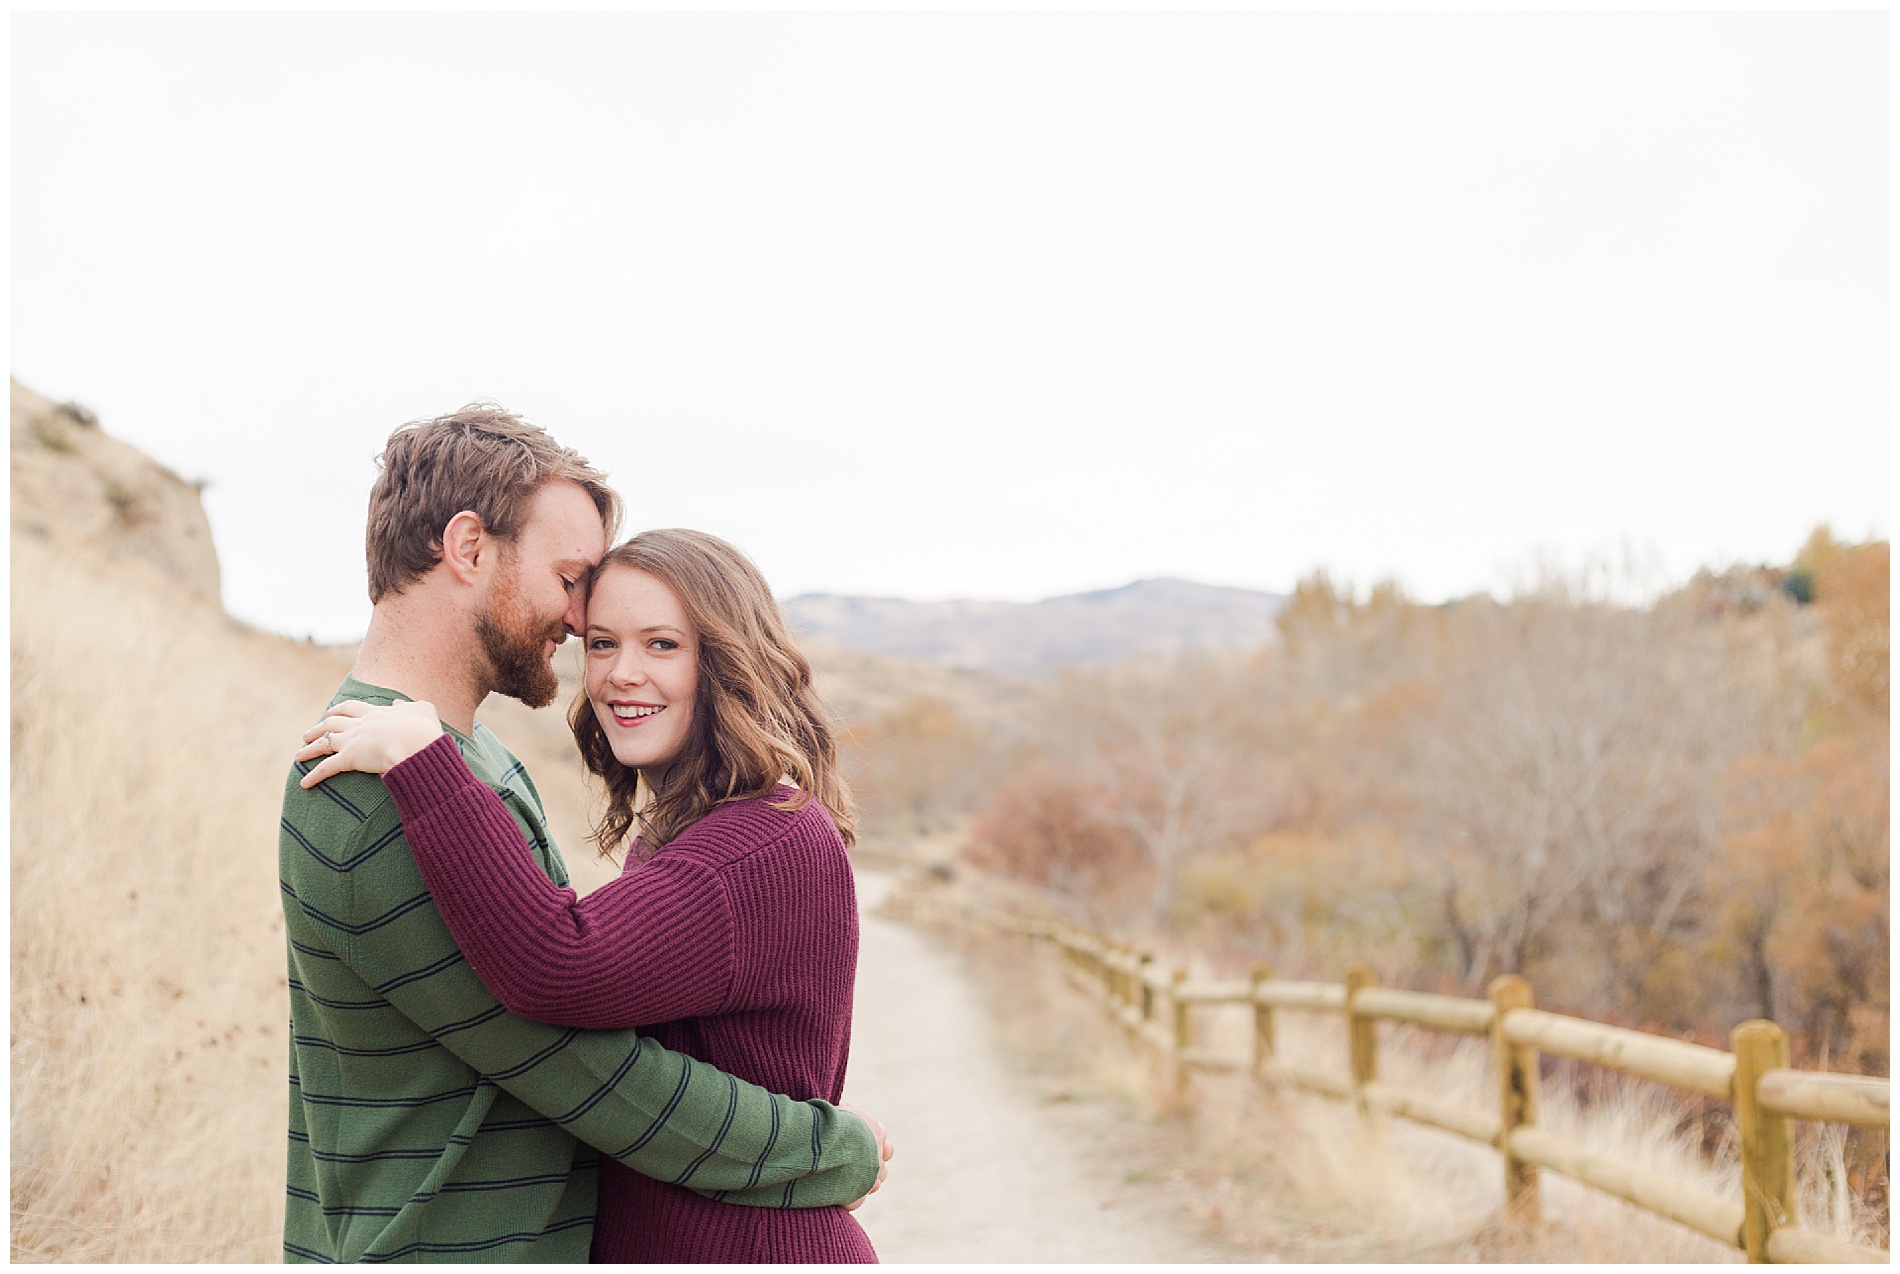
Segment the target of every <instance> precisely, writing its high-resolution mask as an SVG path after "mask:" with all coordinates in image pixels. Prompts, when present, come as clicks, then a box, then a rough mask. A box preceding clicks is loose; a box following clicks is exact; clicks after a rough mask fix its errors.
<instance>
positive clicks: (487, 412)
mask: <svg viewBox="0 0 1900 1274" xmlns="http://www.w3.org/2000/svg"><path fill="white" fill-rule="evenodd" d="M376 464H377V468H378V469H379V470H380V471H381V472H379V473H378V474H377V476H376V485H375V486H373V487H371V488H370V493H369V528H368V530H367V532H366V533H365V535H364V549H365V554H366V556H367V557H368V560H369V600H370V601H371V602H372V603H375V602H380V601H382V600H383V598H385V597H388V596H390V595H391V594H394V593H400V592H402V591H403V589H405V588H407V587H408V586H409V585H411V584H413V583H415V581H417V580H419V579H421V578H422V577H423V576H424V575H427V574H428V573H429V572H430V571H432V570H434V569H435V566H436V563H438V562H440V561H441V560H442V533H443V531H444V530H445V529H446V528H447V527H448V524H449V519H451V518H453V517H454V516H455V515H456V514H458V513H461V512H463V511H467V512H470V513H473V514H475V516H477V517H479V518H480V519H481V520H482V527H483V528H484V529H485V530H486V531H487V532H488V533H489V534H490V535H493V536H496V537H497V538H498V539H500V540H502V541H503V542H504V543H508V542H512V541H513V540H514V538H515V537H516V536H517V535H519V534H520V533H521V528H522V525H523V523H525V522H526V521H527V518H528V508H529V506H530V505H531V504H532V503H533V501H534V497H535V494H536V493H537V492H539V491H540V490H541V488H542V487H544V486H546V485H547V484H548V483H550V482H552V481H555V480H556V479H560V478H565V479H567V480H568V481H570V482H575V483H578V484H579V485H580V486H581V488H582V489H584V490H585V491H586V492H587V494H588V495H589V496H590V497H592V498H593V501H594V507H595V508H596V509H598V510H599V511H600V521H601V527H602V529H603V531H604V532H605V538H606V540H608V541H611V540H612V539H613V537H614V535H615V533H616V532H617V531H618V530H619V527H620V497H619V496H618V495H616V494H614V492H613V491H612V490H611V489H610V488H609V487H608V486H607V480H606V475H605V474H603V473H601V472H600V471H599V470H597V469H595V468H594V467H593V466H592V465H590V464H588V463H587V460H586V459H585V458H584V457H583V456H581V454H580V453H579V452H577V451H575V450H574V449H573V448H571V447H563V446H562V445H561V444H560V443H558V442H556V441H554V439H553V438H551V437H549V436H548V432H547V430H545V429H543V428H541V426H539V425H532V424H529V423H528V422H527V421H525V420H522V419H521V418H520V417H519V416H516V415H514V414H513V413H511V412H507V411H503V410H502V409H501V408H500V407H497V406H495V405H494V404H492V403H471V404H470V405H469V406H467V407H464V408H462V410H460V411H458V412H455V413H453V414H451V415H447V416H437V417H435V418H434V419H433V420H412V421H410V422H409V423H408V424H406V425H404V426H402V427H401V428H400V429H398V430H396V432H395V433H393V434H391V435H389V443H388V445H387V446H385V447H384V448H383V454H382V455H381V456H378V457H377V460H376Z"/></svg>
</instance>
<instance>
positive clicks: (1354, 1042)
mask: <svg viewBox="0 0 1900 1274" xmlns="http://www.w3.org/2000/svg"><path fill="white" fill-rule="evenodd" d="M887 910H889V911H890V912H892V913H893V914H896V915H899V916H901V917H904V918H909V919H917V920H933V919H934V920H940V921H962V922H965V923H982V924H987V925H990V926H993V927H995V928H999V929H1002V930H1005V931H1008V932H1012V933H1017V934H1021V935H1024V936H1027V937H1030V938H1033V939H1036V940H1039V941H1042V942H1046V943H1048V944H1050V945H1052V946H1054V947H1055V948H1056V949H1057V950H1058V951H1059V952H1060V953H1061V957H1062V959H1063V960H1064V962H1065V963H1066V965H1067V967H1068V969H1069V972H1070V974H1071V977H1072V980H1073V981H1074V983H1075V984H1076V985H1077V986H1079V987H1081V988H1083V989H1084V990H1087V991H1090V992H1092V993H1093V994H1094V995H1095V997H1096V998H1097V999H1098V1000H1099V1001H1100V1003H1101V1004H1102V1006H1103V1008H1104V1010H1105V1011H1106V1012H1107V1013H1108V1015H1109V1016H1110V1017H1111V1018H1112V1019H1113V1020H1115V1021H1117V1022H1119V1023H1121V1025H1122V1026H1123V1028H1124V1029H1126V1030H1127V1031H1128V1033H1129V1035H1130V1036H1131V1037H1133V1038H1134V1039H1136V1040H1139V1041H1141V1042H1142V1043H1143V1044H1145V1045H1147V1046H1148V1047H1150V1048H1153V1049H1154V1050H1155V1051H1156V1055H1157V1057H1158V1059H1159V1060H1160V1062H1161V1063H1162V1066H1163V1069H1164V1073H1165V1074H1166V1075H1167V1077H1168V1082H1169V1083H1171V1084H1173V1085H1174V1086H1176V1088H1177V1090H1178V1091H1179V1092H1180V1093H1182V1094H1183V1095H1185V1094H1186V1092H1187V1086H1188V1082H1189V1081H1188V1076H1189V1073H1190V1071H1192V1070H1194V1069H1200V1068H1224V1069H1237V1070H1240V1069H1244V1070H1247V1071H1249V1072H1251V1073H1252V1074H1253V1075H1254V1076H1255V1077H1256V1078H1258V1079H1259V1080H1261V1081H1263V1082H1265V1083H1268V1084H1280V1085H1288V1086H1291V1087H1294V1088H1298V1089H1302V1090H1304V1091H1307V1092H1311V1093H1317V1094H1319V1095H1321V1096H1325V1097H1332V1098H1336V1099H1340V1100H1345V1101H1350V1102H1353V1103H1354V1104H1355V1105H1356V1106H1357V1107H1358V1108H1359V1110H1360V1111H1361V1112H1363V1113H1364V1114H1365V1115H1367V1116H1368V1117H1371V1116H1374V1115H1387V1116H1396V1117H1399V1118H1403V1119H1409V1120H1412V1121H1413V1122H1416V1123H1422V1124H1426V1125H1429V1126H1431V1127H1433V1128H1438V1129H1441V1130H1443V1131H1445V1132H1449V1133H1453V1134H1455V1135H1457V1136H1460V1137H1465V1138H1468V1139H1470V1140H1472V1141H1476V1142H1479V1143H1481V1144H1483V1145H1487V1146H1491V1147H1493V1148H1494V1149H1496V1150H1498V1151H1499V1153H1500V1155H1501V1157H1502V1159H1503V1166H1504V1195H1505V1203H1506V1207H1507V1208H1508V1209H1509V1210H1510V1211H1511V1212H1512V1214H1513V1215H1514V1216H1516V1217H1518V1218H1520V1219H1523V1220H1526V1221H1532V1222H1534V1221H1536V1220H1537V1219H1539V1217H1540V1215H1541V1210H1540V1204H1539V1198H1538V1170H1539V1169H1545V1168H1547V1169H1549V1170H1550V1171H1552V1172H1558V1173H1562V1174H1563V1175H1564V1176H1566V1177H1570V1178H1571V1179H1573V1180H1576V1181H1581V1182H1583V1183H1584V1184H1586V1185H1589V1186H1593V1187H1595V1188H1596V1189H1598V1190H1602V1191H1604V1192H1605V1193H1608V1194H1612V1195H1615V1196H1616V1197H1618V1198H1620V1199H1624V1200H1627V1201H1628V1202H1630V1203H1633V1204H1635V1205H1637V1206H1638V1207H1641V1208H1645V1209H1647V1210H1648V1211H1650V1212H1654V1213H1656V1214H1658V1215H1660V1216H1665V1217H1668V1218H1670V1219H1671V1220H1673V1221H1677V1222H1680V1223H1681V1224H1683V1225H1686V1226H1688V1227H1689V1228H1691V1229H1693V1230H1697V1231H1700V1232H1701V1233H1703V1234H1706V1235H1708V1236H1709V1237H1711V1238H1713V1239H1717V1240H1719V1241H1720V1242H1723V1243H1727V1244H1730V1245H1732V1246H1734V1247H1736V1248H1740V1249H1741V1250H1742V1251H1744V1252H1746V1253H1747V1255H1748V1259H1749V1260H1750V1261H1753V1262H1781V1263H1813V1262H1828V1263H1858V1262H1880V1263H1885V1262H1886V1261H1887V1260H1888V1259H1889V1256H1888V1253H1887V1252H1885V1251H1882V1250H1880V1249H1878V1248H1871V1247H1864V1246H1861V1245H1859V1244H1854V1243H1847V1242H1843V1241H1842V1240H1840V1239H1835V1238H1830V1237H1828V1236H1826V1235H1822V1234H1817V1233H1814V1232H1813V1231H1810V1230H1804V1229H1802V1228H1800V1225H1799V1222H1798V1218H1797V1216H1796V1214H1795V1201H1794V1154H1793V1142H1792V1139H1791V1137H1790V1135H1789V1128H1788V1121H1789V1120H1790V1119H1808V1120H1817V1121H1822V1122H1835V1123H1846V1124H1853V1125H1855V1126H1857V1127H1861V1128H1883V1129H1884V1128H1891V1126H1892V1125H1891V1122H1890V1120H1889V1118H1888V1093H1889V1085H1888V1081H1887V1080H1885V1079H1879V1078H1875V1077H1872V1076H1866V1075H1832V1074H1821V1073H1817V1072H1810V1071H1797V1070H1791V1069H1789V1068H1788V1065H1787V1063H1788V1041H1787V1036H1786V1034H1785V1033H1784V1032H1783V1031H1782V1030H1781V1028H1780V1027H1778V1026H1776V1025H1775V1024H1774V1023H1773V1022H1766V1021H1752V1022H1744V1023H1742V1024H1741V1025H1740V1026H1737V1027H1736V1028H1735V1030H1734V1032H1733V1033H1732V1035H1731V1037H1730V1046H1731V1047H1730V1050H1728V1051H1724V1050H1722V1049H1716V1048H1705V1047H1703V1046H1701V1045H1698V1044H1688V1043H1684V1042H1683V1041H1681V1040H1672V1039H1666V1038H1664V1037H1662V1036H1657V1035H1648V1034H1645V1033H1643V1032H1641V1031H1631V1030H1626V1029H1624V1028H1622V1027H1617V1026H1607V1025H1605V1024H1603V1023H1601V1022H1592V1021H1589V1020H1587V1019H1584V1018H1575V1017H1565V1016H1563V1015H1561V1014H1557V1013H1548V1012H1544V1011H1543V1010H1540V1009H1537V1008H1534V1007H1532V999H1531V989H1530V986H1529V984H1528V983H1526V982H1525V981H1524V980H1523V979H1522V978H1519V977H1515V976H1507V977H1502V978H1499V979H1497V980H1496V981H1495V982H1493V983H1492V986H1491V994H1490V998H1489V999H1486V1000H1472V999H1465V998H1463V997H1460V996H1451V995H1429V994H1425V993H1422V992H1418V991H1402V990H1397V989H1394V988H1390V987H1381V986H1377V985H1375V984H1374V980H1373V976H1372V973H1371V971H1370V970H1368V969H1365V968H1363V967H1355V968H1353V969H1351V970H1349V971H1348V972H1347V974H1346V980H1345V982H1344V983H1343V984H1341V983H1330V982H1292V981H1281V980H1279V979H1276V978H1274V977H1273V975H1272V970H1270V969H1268V968H1266V967H1264V966H1262V967H1259V968H1256V969H1255V970H1254V971H1253V974H1252V976H1251V977H1249V978H1244V979H1227V980H1221V981H1214V980H1205V981H1198V982H1197V981H1195V980H1193V979H1191V978H1189V977H1188V975H1187V972H1186V970H1184V969H1169V968H1166V967H1164V966H1163V965H1162V964H1161V963H1160V962H1159V961H1157V960H1155V959H1154V957H1152V956H1151V955H1147V954H1144V953H1142V952H1138V951H1133V950H1130V949H1128V948H1125V947H1121V946H1118V945H1116V944H1115V943H1113V942H1111V941H1109V940H1108V939H1106V938H1104V937H1102V936H1101V935H1100V934H1095V933H1090V932H1088V931H1086V930H1083V929H1079V928H1076V927H1074V926H1071V925H1067V924H1063V923H1060V922H1057V921H1051V920H1046V919H1028V918H1024V917H1021V916H1016V915H1012V914H1010V913H1007V912H1004V911H999V910H996V909H994V908H988V907H981V906H977V905H975V904H972V903H967V902H955V901H951V900H948V899H944V898H940V897H925V896H922V895H919V894H916V893H910V892H901V893H899V894H897V895H895V896H894V897H893V899H892V900H891V903H890V904H888V906H887ZM1205 1005H1241V1006H1245V1007H1248V1008H1251V1010H1252V1012H1253V1027H1254V1029H1253V1036H1252V1056H1251V1057H1250V1058H1247V1059H1245V1060H1242V1059H1237V1058H1231V1057H1226V1056H1221V1055H1217V1054H1215V1053H1213V1052H1212V1051H1210V1050H1204V1049H1196V1048H1195V1047H1193V1017H1192V1015H1193V1012H1194V1010H1195V1009H1196V1008H1199V1007H1202V1006H1205ZM1282 1010H1293V1011H1299V1012H1309V1013H1328V1014H1339V1015H1342V1016H1343V1017H1344V1018H1345V1022H1346V1034H1347V1057H1346V1062H1347V1066H1346V1073H1345V1074H1344V1075H1338V1074H1329V1073H1325V1072H1317V1071H1311V1070H1305V1069H1302V1068H1297V1067H1292V1066H1288V1065H1286V1064H1284V1063H1282V1062H1281V1061H1279V1059H1278V1058H1277V1057H1276V1056H1275V1050H1274V1014H1275V1013H1276V1012H1278V1011H1282ZM1382 1021H1384V1022H1401V1023H1405V1024H1407V1025H1411V1026H1419V1027H1424V1028H1426V1029H1429V1030H1436V1031H1447V1032H1452V1033H1455V1034H1460V1035H1471V1036H1481V1037H1489V1038H1490V1040H1491V1041H1492V1047H1493V1052H1494V1055H1495V1057H1496V1059H1497V1071H1498V1107H1497V1109H1496V1110H1477V1109H1473V1108H1471V1107H1468V1106H1462V1105H1459V1104H1456V1103H1453V1102H1448V1101H1444V1100H1441V1099H1439V1098H1436V1097H1432V1096H1429V1095H1427V1094H1423V1093H1415V1092H1409V1091H1407V1090H1405V1089H1403V1088H1400V1087H1397V1086H1395V1085H1393V1084H1390V1083H1387V1082H1385V1081H1383V1080H1381V1079H1380V1078H1379V1077H1378V1047H1379V1042H1378V1023H1380V1022H1382ZM1539 1053H1556V1054H1558V1055H1560V1056H1563V1057H1568V1058H1572V1059H1574V1060H1577V1061H1581V1062H1588V1063H1591V1064H1593V1065H1597V1066H1604V1067H1608V1068H1610V1069H1613V1070H1618V1071H1621V1072H1623V1073H1624V1074H1628V1075H1635V1076H1639V1077H1641V1078H1643V1079H1648V1080H1653V1081H1656V1082H1658V1083H1663V1084H1668V1085H1671V1086H1672V1087H1676V1088H1681V1089H1686V1090H1687V1091H1689V1092H1693V1093H1700V1094H1702V1095H1704V1096H1707V1097H1714V1098H1718V1099H1720V1100H1723V1101H1726V1102H1729V1103H1730V1104H1731V1105H1732V1106H1733V1108H1734V1111H1735V1122H1736V1128H1737V1131H1738V1133H1739V1134H1740V1141H1741V1150H1742V1153H1741V1174H1742V1180H1741V1194H1742V1200H1741V1202H1736V1201H1734V1200H1731V1199H1724V1198H1721V1197H1718V1196H1716V1195H1713V1194H1709V1193H1708V1192H1706V1191H1703V1190H1699V1189H1697V1188H1695V1187H1693V1186H1689V1185H1686V1184H1684V1183H1682V1182H1680V1181H1677V1180H1675V1179H1673V1178H1670V1177H1667V1176H1664V1175H1663V1174H1661V1173H1657V1172H1654V1171H1652V1170H1650V1169H1646V1168H1642V1167H1640V1166H1638V1165H1636V1164H1631V1163H1626V1162H1623V1161H1621V1160H1618V1159H1616V1158H1614V1157H1612V1156H1608V1155H1603V1154H1599V1153H1597V1152H1595V1151H1592V1150H1589V1149H1587V1148H1585V1147H1583V1146H1579V1145H1577V1144H1576V1143H1574V1142H1571V1141H1568V1140H1566V1139H1565V1138H1563V1137H1559V1136H1556V1135H1555V1134H1553V1133H1550V1132H1548V1131H1546V1130H1544V1129H1542V1128H1540V1127H1538V1126H1537V1057H1538V1054H1539Z"/></svg>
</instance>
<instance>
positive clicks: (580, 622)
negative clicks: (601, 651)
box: [561, 597, 587, 637]
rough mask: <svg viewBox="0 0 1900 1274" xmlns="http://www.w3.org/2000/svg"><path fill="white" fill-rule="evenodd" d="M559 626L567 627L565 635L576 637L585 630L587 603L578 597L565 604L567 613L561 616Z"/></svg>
mask: <svg viewBox="0 0 1900 1274" xmlns="http://www.w3.org/2000/svg"><path fill="white" fill-rule="evenodd" d="M561 626H562V627H563V628H565V629H567V635H568V636H570V637H578V636H580V635H581V634H582V633H584V632H586V631H587V603H585V602H583V601H582V600H581V599H580V598H579V597H576V598H574V599H573V600H572V601H570V602H569V603H568V604H567V614H565V615H563V616H561Z"/></svg>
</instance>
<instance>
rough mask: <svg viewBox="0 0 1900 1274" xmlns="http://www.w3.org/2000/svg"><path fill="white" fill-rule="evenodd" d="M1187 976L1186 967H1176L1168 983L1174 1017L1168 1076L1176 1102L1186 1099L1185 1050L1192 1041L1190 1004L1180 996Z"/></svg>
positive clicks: (1169, 999) (1170, 1005) (1169, 1001)
mask: <svg viewBox="0 0 1900 1274" xmlns="http://www.w3.org/2000/svg"><path fill="white" fill-rule="evenodd" d="M1187 976H1188V971H1187V970H1186V969H1180V968H1177V969H1176V970H1175V971H1174V976H1173V978H1172V979H1171V980H1170V981H1169V983H1168V1008H1169V1009H1170V1010H1171V1012H1172V1016H1173V1018H1174V1021H1173V1023H1172V1025H1173V1027H1174V1030H1173V1032H1172V1040H1173V1043H1174V1048H1173V1050H1172V1052H1173V1061H1174V1074H1173V1075H1172V1076H1170V1078H1171V1079H1172V1081H1173V1083H1172V1085H1171V1087H1172V1089H1173V1095H1174V1100H1175V1101H1176V1102H1177V1103H1178V1102H1185V1101H1186V1100H1187V1096H1188V1068H1187V1051H1188V1049H1189V1048H1190V1047H1191V1046H1192V1045H1193V1043H1194V1023H1193V1022H1192V1021H1191V1020H1190V1019H1189V1017H1188V1010H1189V1008H1190V1007H1191V1006H1190V1005H1189V1004H1188V1002H1187V1001H1186V1000H1183V999H1182V998H1181V984H1182V983H1183V982H1186V981H1187Z"/></svg>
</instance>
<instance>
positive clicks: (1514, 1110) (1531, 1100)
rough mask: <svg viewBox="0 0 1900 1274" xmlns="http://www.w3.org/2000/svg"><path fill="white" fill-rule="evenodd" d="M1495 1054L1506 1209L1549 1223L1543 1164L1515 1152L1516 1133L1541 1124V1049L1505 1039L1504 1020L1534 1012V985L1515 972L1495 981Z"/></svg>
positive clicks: (1492, 1039) (1500, 1151)
mask: <svg viewBox="0 0 1900 1274" xmlns="http://www.w3.org/2000/svg"><path fill="white" fill-rule="evenodd" d="M1490 992H1491V1050H1492V1055H1493V1056H1494V1057H1495V1058H1496V1059H1497V1070H1498V1151H1499V1153H1500V1154H1501V1155H1502V1156H1503V1157H1504V1210H1505V1212H1506V1213H1508V1214H1509V1215H1511V1216H1514V1217H1516V1218H1518V1219H1520V1220H1523V1221H1528V1222H1532V1223H1535V1222H1537V1221H1539V1220H1541V1219H1542V1218H1543V1200H1542V1198H1541V1196H1540V1194H1539V1191H1538V1184H1537V1165H1536V1164H1533V1163H1526V1162H1524V1161H1523V1160H1522V1159H1519V1158H1518V1157H1517V1156H1516V1155H1515V1154H1513V1153H1512V1152H1511V1134H1512V1133H1513V1132H1514V1131H1516V1130H1517V1129H1519V1128H1523V1127H1526V1126H1528V1125H1532V1124H1535V1123H1536V1122H1537V1050H1536V1049H1533V1048H1525V1047H1523V1046H1521V1045H1517V1044H1513V1043H1511V1041H1510V1040H1508V1039H1506V1038H1505V1036H1504V1015H1505V1014H1506V1013H1508V1012H1509V1011H1510V1010H1512V1009H1528V1008H1530V1007H1531V1003H1532V997H1531V984H1530V983H1529V982H1526V981H1525V980H1524V979H1523V978H1521V977H1519V976H1518V975H1517V974H1515V973H1507V974H1505V975H1504V976H1503V977H1499V978H1493V979H1492V981H1491V987H1490Z"/></svg>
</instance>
